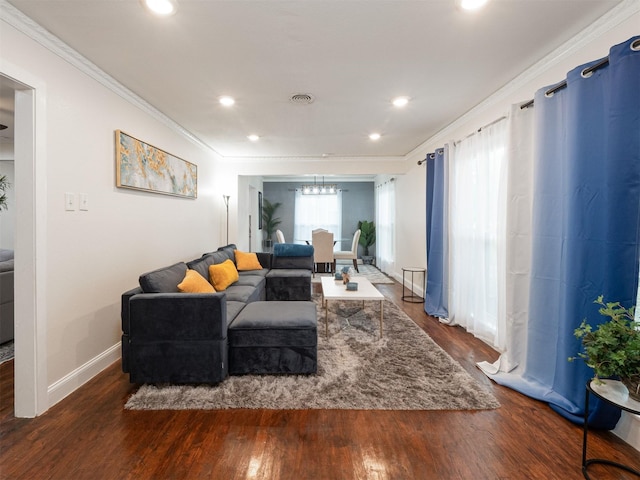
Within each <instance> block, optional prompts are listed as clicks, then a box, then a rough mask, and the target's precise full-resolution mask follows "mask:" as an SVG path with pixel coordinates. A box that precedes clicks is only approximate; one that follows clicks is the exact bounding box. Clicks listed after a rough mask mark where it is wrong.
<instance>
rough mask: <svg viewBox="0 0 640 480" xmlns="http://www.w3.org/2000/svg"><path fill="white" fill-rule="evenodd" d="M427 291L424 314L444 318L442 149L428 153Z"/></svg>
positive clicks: (444, 183) (443, 176)
mask: <svg viewBox="0 0 640 480" xmlns="http://www.w3.org/2000/svg"><path fill="white" fill-rule="evenodd" d="M426 163H427V171H426V175H427V220H426V226H427V232H426V234H427V288H426V291H425V294H424V300H425V301H424V311H425V312H427V313H428V314H429V315H432V316H434V317H439V318H447V316H448V315H449V313H448V305H447V299H448V286H447V284H446V283H447V282H446V275H447V271H446V268H447V264H448V260H447V245H448V241H449V240H448V235H447V228H446V217H445V212H446V195H445V191H446V152H445V149H444V148H440V149H438V150H436V152H434V153H429V154H427V157H426Z"/></svg>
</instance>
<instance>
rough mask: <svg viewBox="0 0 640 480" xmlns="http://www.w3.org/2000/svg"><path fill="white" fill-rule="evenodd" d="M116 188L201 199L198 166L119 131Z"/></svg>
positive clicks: (117, 132) (117, 136) (117, 138)
mask: <svg viewBox="0 0 640 480" xmlns="http://www.w3.org/2000/svg"><path fill="white" fill-rule="evenodd" d="M116 186H117V187H120V188H130V189H133V190H142V191H144V192H152V193H160V194H163V195H173V196H177V197H187V198H197V197H198V166H197V165H195V164H193V163H190V162H187V161H186V160H183V159H181V158H179V157H176V156H175V155H171V154H170V153H168V152H165V151H164V150H161V149H159V148H157V147H154V146H153V145H149V144H148V143H145V142H143V141H142V140H139V139H137V138H135V137H132V136H131V135H128V134H126V133H124V132H123V131H121V130H116Z"/></svg>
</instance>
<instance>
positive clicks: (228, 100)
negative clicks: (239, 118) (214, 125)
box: [218, 95, 236, 107]
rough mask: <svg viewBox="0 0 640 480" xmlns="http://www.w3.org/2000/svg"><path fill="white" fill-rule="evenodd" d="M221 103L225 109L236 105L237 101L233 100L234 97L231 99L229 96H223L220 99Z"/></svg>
mask: <svg viewBox="0 0 640 480" xmlns="http://www.w3.org/2000/svg"><path fill="white" fill-rule="evenodd" d="M218 100H219V101H220V104H221V105H224V106H225V107H230V106H231V105H233V104H234V103H236V101H235V100H234V99H233V97H229V96H226V95H225V96H223V97H220V98H219V99H218Z"/></svg>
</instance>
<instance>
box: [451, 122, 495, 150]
mask: <svg viewBox="0 0 640 480" xmlns="http://www.w3.org/2000/svg"><path fill="white" fill-rule="evenodd" d="M506 119H507V117H506V115H503V116H502V117H500V118H497V119H495V120H494V121H493V122H490V123H487V124H486V125H485V126H484V127H480V128H479V129H478V130H476V131H475V132H471V133H470V134H469V135H467V136H466V137H464V138H461V139H460V140H456V141H455V142H453V144H454V145H457V144H459V143H460V142H461V141H463V140H466V139H467V138H469V137H471V136H473V135H475V134H476V133H480V132H481V131H482V130H484V129H485V128H487V127H490V126H491V125H495V124H496V123H498V122H501V121H502V120H506Z"/></svg>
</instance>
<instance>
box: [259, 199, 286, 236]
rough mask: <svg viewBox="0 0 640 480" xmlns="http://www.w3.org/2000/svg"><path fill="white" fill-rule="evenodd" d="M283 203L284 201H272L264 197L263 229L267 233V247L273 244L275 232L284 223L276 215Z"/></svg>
mask: <svg viewBox="0 0 640 480" xmlns="http://www.w3.org/2000/svg"><path fill="white" fill-rule="evenodd" d="M281 205H282V203H280V202H275V203H271V202H270V201H269V200H267V199H266V198H265V199H264V203H263V205H262V229H263V230H264V234H265V239H264V246H265V247H266V248H271V247H272V246H273V234H274V233H276V230H277V228H278V225H280V224H281V223H282V220H280V217H276V216H275V214H276V211H277V210H278V208H280V206H281Z"/></svg>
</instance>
